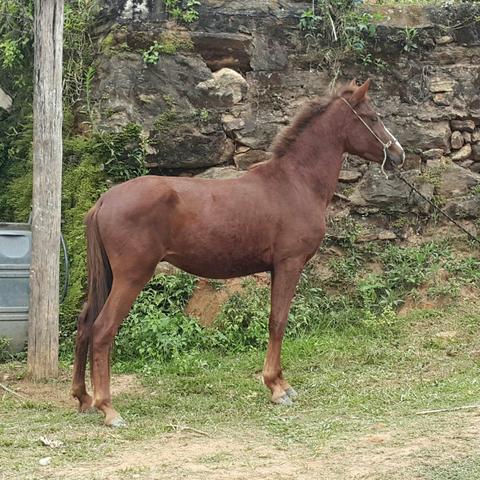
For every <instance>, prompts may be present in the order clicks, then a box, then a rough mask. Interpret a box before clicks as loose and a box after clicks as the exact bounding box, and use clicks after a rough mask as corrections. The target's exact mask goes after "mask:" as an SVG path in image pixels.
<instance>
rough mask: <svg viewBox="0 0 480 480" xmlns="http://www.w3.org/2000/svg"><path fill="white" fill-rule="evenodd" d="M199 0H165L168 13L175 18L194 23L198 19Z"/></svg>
mask: <svg viewBox="0 0 480 480" xmlns="http://www.w3.org/2000/svg"><path fill="white" fill-rule="evenodd" d="M200 5H201V2H199V1H198V0H186V1H182V0H165V8H166V10H167V13H168V14H169V15H170V16H171V17H172V18H173V19H175V20H177V21H180V22H184V23H193V22H195V21H197V20H198V7H199V6H200Z"/></svg>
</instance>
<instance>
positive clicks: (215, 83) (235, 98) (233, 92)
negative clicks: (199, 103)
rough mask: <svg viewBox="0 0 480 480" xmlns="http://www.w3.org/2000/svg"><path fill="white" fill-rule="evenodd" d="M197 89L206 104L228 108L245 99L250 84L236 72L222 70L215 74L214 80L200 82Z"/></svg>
mask: <svg viewBox="0 0 480 480" xmlns="http://www.w3.org/2000/svg"><path fill="white" fill-rule="evenodd" d="M196 88H197V90H198V91H199V92H200V93H201V95H202V98H203V99H204V101H205V102H206V104H208V105H211V106H215V107H228V106H232V105H235V104H237V103H238V102H240V101H241V100H242V99H243V98H244V96H245V94H246V93H247V88H248V84H247V81H246V80H245V79H244V78H243V77H242V75H240V74H239V73H238V72H236V71H235V70H232V69H230V68H222V69H221V70H218V71H217V72H214V73H213V75H212V78H210V79H208V80H205V81H203V82H200V83H199V84H198V85H197V87H196Z"/></svg>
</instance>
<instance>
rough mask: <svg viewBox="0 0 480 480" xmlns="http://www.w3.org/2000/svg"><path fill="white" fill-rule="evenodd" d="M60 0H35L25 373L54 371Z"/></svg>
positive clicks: (48, 374) (60, 115)
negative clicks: (31, 174)
mask: <svg viewBox="0 0 480 480" xmlns="http://www.w3.org/2000/svg"><path fill="white" fill-rule="evenodd" d="M63 6H64V0H35V21H34V35H35V61H34V93H33V200H32V202H33V210H32V265H31V271H30V313H29V326H28V373H29V375H30V376H31V377H32V378H33V379H36V380H39V379H46V378H51V377H55V376H56V375H57V374H58V313H59V248H60V219H61V184H62V120H63V110H62V49H63Z"/></svg>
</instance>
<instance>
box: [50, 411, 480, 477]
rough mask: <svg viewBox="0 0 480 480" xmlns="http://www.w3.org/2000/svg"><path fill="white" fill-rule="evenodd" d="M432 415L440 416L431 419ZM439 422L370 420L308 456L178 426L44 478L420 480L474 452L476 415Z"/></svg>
mask: <svg viewBox="0 0 480 480" xmlns="http://www.w3.org/2000/svg"><path fill="white" fill-rule="evenodd" d="M450 415H451V414H450ZM431 420H432V421H435V422H438V421H439V419H438V418H437V419H435V420H434V419H433V417H432V419H431ZM440 423H441V424H442V431H441V433H440V434H432V435H420V436H415V435H413V436H410V435H406V432H404V431H402V430H398V431H386V430H385V429H384V428H383V426H382V425H374V426H373V427H372V433H371V434H369V435H366V436H361V437H359V438H353V439H348V440H344V441H343V442H335V444H332V445H325V447H324V448H322V449H321V450H320V451H319V452H318V453H317V454H315V455H312V456H310V455H309V456H306V455H305V451H303V452H302V451H299V450H297V449H296V448H291V447H289V446H288V444H286V445H271V444H269V441H268V439H267V438H266V437H265V436H263V435H262V434H261V433H259V432H249V433H248V434H247V433H245V432H229V434H228V435H226V434H225V432H219V433H218V434H217V435H214V436H213V435H206V434H204V432H201V431H196V430H189V429H188V428H185V429H182V428H181V427H180V428H179V429H178V430H177V432H176V433H172V434H166V435H161V436H159V437H157V438H152V439H151V440H149V441H144V442H140V443H135V444H132V445H127V446H125V448H123V449H121V450H119V451H118V452H117V453H116V454H115V455H113V456H112V457H109V458H104V459H98V460H96V461H94V462H93V463H92V462H88V463H85V465H76V466H74V467H72V468H71V469H70V468H67V469H63V470H61V471H59V470H54V469H52V470H51V471H50V472H48V471H46V472H45V474H46V475H45V477H44V478H62V479H72V480H73V479H77V478H84V479H95V480H99V479H105V480H106V479H108V480H116V479H125V478H141V479H148V480H154V479H155V480H157V479H198V480H204V479H209V480H224V479H229V480H247V479H248V480H257V479H258V480H266V479H272V480H274V479H275V480H287V479H288V480H290V479H292V480H293V479H296V480H311V479H326V480H367V479H368V480H380V479H385V480H386V479H395V478H402V479H403V478H409V479H412V480H414V479H425V478H428V477H426V476H425V470H423V472H422V471H421V470H422V469H421V468H420V467H421V466H422V464H424V463H425V464H427V463H428V464H432V463H438V464H441V463H445V462H448V461H455V460H459V459H461V458H463V457H467V456H468V455H476V452H478V451H479V447H480V416H479V415H478V414H475V413H462V414H460V415H458V414H455V421H454V425H451V418H450V419H449V416H448V415H447V416H444V417H443V418H442V419H440ZM419 468H420V470H419ZM452 478H454V477H452ZM455 478H457V477H455ZM459 478H460V477H459ZM462 478H463V477H462ZM472 480H473V478H472Z"/></svg>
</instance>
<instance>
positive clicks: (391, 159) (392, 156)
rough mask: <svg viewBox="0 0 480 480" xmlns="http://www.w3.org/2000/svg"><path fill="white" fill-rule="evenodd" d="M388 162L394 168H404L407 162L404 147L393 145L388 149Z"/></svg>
mask: <svg viewBox="0 0 480 480" xmlns="http://www.w3.org/2000/svg"><path fill="white" fill-rule="evenodd" d="M387 158H388V162H387V164H388V163H389V164H390V165H391V166H392V167H394V168H402V167H403V164H404V163H405V151H404V150H403V148H402V147H400V146H397V145H393V146H392V147H390V148H389V149H388V151H387Z"/></svg>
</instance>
